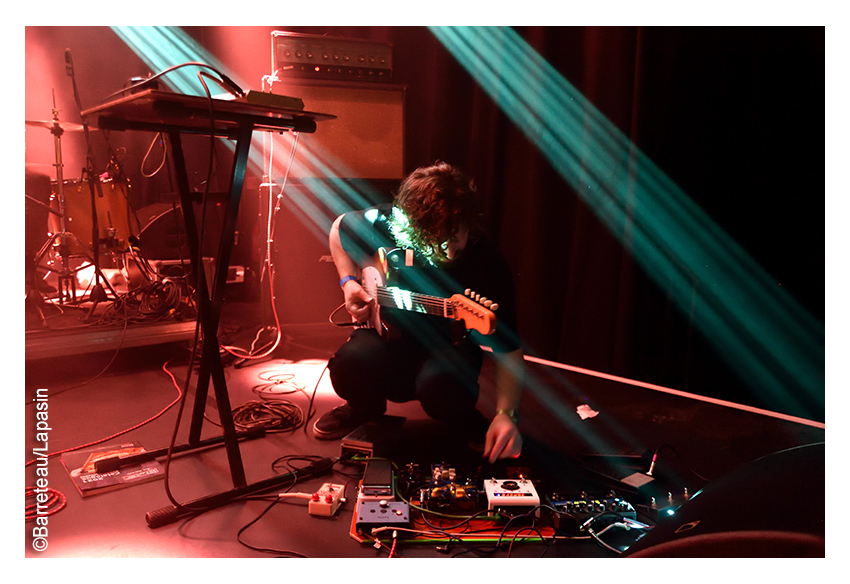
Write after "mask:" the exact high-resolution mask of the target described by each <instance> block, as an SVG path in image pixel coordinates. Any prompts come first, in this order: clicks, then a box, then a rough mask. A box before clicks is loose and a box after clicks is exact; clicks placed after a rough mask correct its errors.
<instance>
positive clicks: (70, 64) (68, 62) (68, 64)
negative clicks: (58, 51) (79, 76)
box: [65, 49, 74, 77]
mask: <svg viewBox="0 0 850 584" xmlns="http://www.w3.org/2000/svg"><path fill="white" fill-rule="evenodd" d="M65 73H67V74H68V77H73V76H74V61H73V60H72V59H71V49H65Z"/></svg>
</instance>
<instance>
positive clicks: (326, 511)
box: [307, 483, 345, 517]
mask: <svg viewBox="0 0 850 584" xmlns="http://www.w3.org/2000/svg"><path fill="white" fill-rule="evenodd" d="M344 495H345V485H335V484H332V483H325V484H324V485H322V488H320V489H319V490H318V491H316V492H315V493H313V495H312V496H311V498H310V504H309V506H308V508H307V512H308V513H309V514H310V515H319V516H321V517H333V516H334V515H335V514H336V512H337V510H338V509H339V506H340V505H341V504H342V501H343V496H344Z"/></svg>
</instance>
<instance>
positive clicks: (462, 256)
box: [340, 205, 521, 352]
mask: <svg viewBox="0 0 850 584" xmlns="http://www.w3.org/2000/svg"><path fill="white" fill-rule="evenodd" d="M391 212H392V205H381V206H379V207H374V208H371V209H366V210H364V211H353V212H350V213H346V214H345V216H344V217H343V219H342V221H341V223H340V241H341V243H342V247H343V249H344V250H345V252H346V253H347V254H348V255H349V257H351V259H353V260H354V261H355V262H357V263H358V264H359V265H360V266H364V265H369V264H371V263H373V259H374V257H375V256H376V254H377V252H378V250H379V249H380V248H384V249H385V250H393V249H398V248H403V246H402V245H401V244H400V242H399V241H398V240H397V238H396V237H395V236H394V235H393V231H392V229H391V228H390V224H389V222H388V216H389V214H390V213H391ZM399 251H400V253H401V254H402V256H404V255H405V254H404V249H401V250H399ZM399 251H397V252H395V253H399ZM389 263H390V265H391V266H393V265H400V266H401V267H399V268H398V269H393V270H392V271H391V273H390V274H389V275H388V282H387V283H388V285H392V286H397V287H399V288H402V289H404V290H408V291H410V292H418V293H421V294H429V295H432V296H438V297H441V298H449V297H451V296H452V295H454V294H463V293H464V290H466V289H471V290H473V291H474V292H475V293H478V294H480V295H481V296H482V297H486V298H488V299H490V300H492V301H493V302H495V303H497V304H498V305H499V308H498V310H496V311H495V315H496V332H495V333H493V334H491V335H481V334H479V333H477V332H475V331H473V332H472V334H471V338H472V340H474V341H475V342H477V343H480V344H482V345H485V346H488V347H490V348H491V349H493V351H496V352H508V351H513V350H516V349H518V348H520V346H521V342H520V339H519V335H518V332H517V322H516V298H515V291H514V284H513V275H512V273H511V270H510V268H509V266H508V264H507V262H506V261H505V259H504V257H503V256H502V254H501V252H500V251H499V249H498V247H497V246H496V244H495V242H493V240H492V239H491V238H490V237H489V236H487V235H486V234H485V233H478V232H474V233H470V235H469V240H468V242H467V244H466V247H465V248H464V249H463V251H462V252H461V253H459V254H458V256H457V258H455V259H454V260H452V261H451V262H448V263H446V264H443V265H442V266H440V267H439V268H438V267H435V266H433V265H432V264H430V263H429V262H428V261H427V260H426V259H425V258H423V257H422V256H421V255H419V254H418V253H415V252H414V254H413V262H412V263H413V265H412V266H404V264H405V263H406V262H405V261H400V262H398V264H394V263H393V262H389ZM381 317H382V319H383V320H386V321H387V322H389V323H392V324H393V326H394V327H395V328H396V329H399V330H401V331H405V332H406V333H407V334H416V335H417V336H419V337H420V338H426V339H427V338H432V337H430V333H431V332H432V331H433V332H434V333H435V334H437V335H439V336H440V337H441V338H449V337H450V335H451V326H452V321H451V320H450V319H445V318H441V317H435V316H430V315H426V314H421V313H417V312H407V311H400V310H394V309H387V308H385V307H382V308H381Z"/></svg>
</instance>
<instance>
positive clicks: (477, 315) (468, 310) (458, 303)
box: [451, 289, 499, 335]
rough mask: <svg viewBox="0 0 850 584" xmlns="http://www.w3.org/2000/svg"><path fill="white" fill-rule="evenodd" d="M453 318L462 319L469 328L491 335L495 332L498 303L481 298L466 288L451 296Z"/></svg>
mask: <svg viewBox="0 0 850 584" xmlns="http://www.w3.org/2000/svg"><path fill="white" fill-rule="evenodd" d="M451 304H452V308H453V315H452V316H453V318H454V319H455V320H462V321H463V324H464V326H465V327H466V328H467V329H469V330H474V331H478V332H479V333H481V334H482V335H492V334H493V333H494V332H496V315H495V314H494V311H496V310H498V308H499V305H498V304H496V303H495V302H493V301H492V300H488V299H487V298H482V297H481V295H480V294H475V293H474V292H472V291H471V290H469V289H467V290H465V291H464V293H463V294H455V295H454V296H452V297H451Z"/></svg>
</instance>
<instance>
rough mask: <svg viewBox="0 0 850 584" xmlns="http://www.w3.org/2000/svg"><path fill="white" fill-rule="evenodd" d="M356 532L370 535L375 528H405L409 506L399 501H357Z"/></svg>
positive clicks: (407, 522)
mask: <svg viewBox="0 0 850 584" xmlns="http://www.w3.org/2000/svg"><path fill="white" fill-rule="evenodd" d="M355 513H356V516H357V520H356V525H357V529H358V531H364V532H366V533H370V532H371V530H372V529H373V528H375V527H407V525H409V523H410V506H409V505H408V504H407V503H404V502H400V501H364V500H358V501H357V510H356V511H355Z"/></svg>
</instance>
